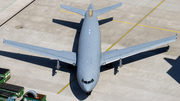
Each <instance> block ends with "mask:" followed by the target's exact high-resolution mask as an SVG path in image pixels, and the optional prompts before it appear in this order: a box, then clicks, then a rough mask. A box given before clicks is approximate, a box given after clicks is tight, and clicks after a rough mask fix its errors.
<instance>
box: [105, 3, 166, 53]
mask: <svg viewBox="0 0 180 101" xmlns="http://www.w3.org/2000/svg"><path fill="white" fill-rule="evenodd" d="M164 1H165V0H163V1H161V2H160V3H159V4H158V5H157V6H156V7H155V8H153V9H152V10H151V11H150V12H149V13H148V14H147V15H145V16H144V17H143V18H142V19H141V20H140V21H139V22H138V23H136V24H135V25H134V26H133V27H132V28H131V29H130V30H128V31H127V32H126V33H125V34H124V35H123V36H122V37H121V38H119V39H118V40H117V41H116V42H115V43H114V44H113V45H112V46H110V47H109V48H108V49H107V50H106V52H107V51H109V50H110V49H111V48H112V47H113V46H114V45H115V44H117V43H118V42H119V41H120V40H121V39H122V38H123V37H125V36H126V35H127V34H128V33H129V32H131V31H132V30H133V29H134V28H135V27H136V26H137V25H139V23H141V22H142V21H143V20H144V19H145V18H146V17H147V16H148V15H149V14H151V13H152V12H153V11H154V10H155V9H156V8H157V7H159V6H160V5H161V4H162V3H163V2H164Z"/></svg>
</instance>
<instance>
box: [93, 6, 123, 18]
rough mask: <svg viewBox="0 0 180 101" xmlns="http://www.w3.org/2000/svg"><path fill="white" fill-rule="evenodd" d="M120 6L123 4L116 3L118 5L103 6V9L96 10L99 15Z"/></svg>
mask: <svg viewBox="0 0 180 101" xmlns="http://www.w3.org/2000/svg"><path fill="white" fill-rule="evenodd" d="M119 6H122V3H119V4H116V5H112V6H109V7H106V8H103V9H99V10H97V11H96V14H97V16H98V15H101V14H103V13H106V12H108V11H110V10H113V9H115V8H117V7H119Z"/></svg>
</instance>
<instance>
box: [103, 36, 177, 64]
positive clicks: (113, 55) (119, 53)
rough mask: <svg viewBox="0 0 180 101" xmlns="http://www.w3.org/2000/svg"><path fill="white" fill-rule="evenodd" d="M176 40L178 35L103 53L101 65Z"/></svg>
mask: <svg viewBox="0 0 180 101" xmlns="http://www.w3.org/2000/svg"><path fill="white" fill-rule="evenodd" d="M176 38H177V35H176V36H171V37H167V38H164V39H160V40H156V41H152V42H148V43H144V44H140V45H136V46H131V47H128V48H124V49H119V50H111V51H107V52H103V53H102V54H101V65H106V64H108V63H111V62H114V61H117V60H119V59H123V58H126V57H129V56H132V55H135V54H137V53H140V52H143V51H146V50H149V49H152V48H155V47H158V46H161V45H164V44H167V43H170V42H173V41H175V40H176Z"/></svg>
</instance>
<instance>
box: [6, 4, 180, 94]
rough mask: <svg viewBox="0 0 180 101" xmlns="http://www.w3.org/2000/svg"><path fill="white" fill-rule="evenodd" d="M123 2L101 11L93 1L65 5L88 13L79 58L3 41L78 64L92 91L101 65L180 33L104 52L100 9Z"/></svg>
mask: <svg viewBox="0 0 180 101" xmlns="http://www.w3.org/2000/svg"><path fill="white" fill-rule="evenodd" d="M121 5H122V4H121V3H120V4H116V5H114V6H110V7H107V8H103V9H100V10H97V11H95V10H94V7H93V5H92V4H90V6H89V8H88V10H87V11H84V10H80V9H77V8H73V7H68V6H65V5H61V7H62V8H65V9H68V10H70V11H73V12H75V13H79V14H81V15H85V19H84V22H83V25H82V30H81V33H80V39H79V47H78V48H79V52H78V57H77V60H76V53H74V52H66V51H57V50H52V49H48V48H43V47H38V46H32V45H28V44H23V43H18V42H15V41H10V40H5V39H4V40H3V42H4V43H5V44H6V45H10V46H13V47H17V48H20V49H24V50H27V51H31V52H34V53H37V54H40V55H44V56H47V57H50V58H54V59H57V60H60V61H63V62H66V63H69V64H73V65H77V79H78V82H79V84H80V86H81V88H82V89H83V90H84V91H85V92H90V91H92V90H93V88H94V87H95V86H96V84H97V82H98V79H99V75H100V66H101V65H105V64H107V63H111V62H113V61H115V60H119V59H121V58H125V57H128V56H131V55H134V54H137V53H139V52H142V51H145V50H148V49H152V48H155V47H158V46H160V45H164V44H167V43H170V42H173V41H175V39H176V38H177V35H176V36H172V37H167V38H164V39H161V40H157V41H153V42H148V43H145V44H141V45H136V46H132V47H128V48H125V49H121V50H111V51H108V52H103V53H101V37H100V30H99V23H98V19H97V15H96V13H97V14H98V15H100V14H103V13H105V12H107V11H110V10H112V9H114V8H117V7H119V6H121ZM90 9H92V10H93V15H92V17H91V18H90V17H89V10H90ZM76 63H77V64H76ZM82 79H83V80H84V81H90V80H92V79H94V81H93V82H92V83H89V84H85V83H83V82H82V81H81V80H82Z"/></svg>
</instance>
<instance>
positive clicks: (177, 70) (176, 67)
mask: <svg viewBox="0 0 180 101" xmlns="http://www.w3.org/2000/svg"><path fill="white" fill-rule="evenodd" d="M164 59H165V60H166V61H167V62H168V63H169V64H171V65H172V67H171V68H170V69H169V70H168V71H167V73H168V74H169V75H170V76H171V77H172V78H173V79H174V80H176V81H177V82H178V83H179V84H180V56H179V57H178V58H177V59H176V60H173V59H169V58H164Z"/></svg>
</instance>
